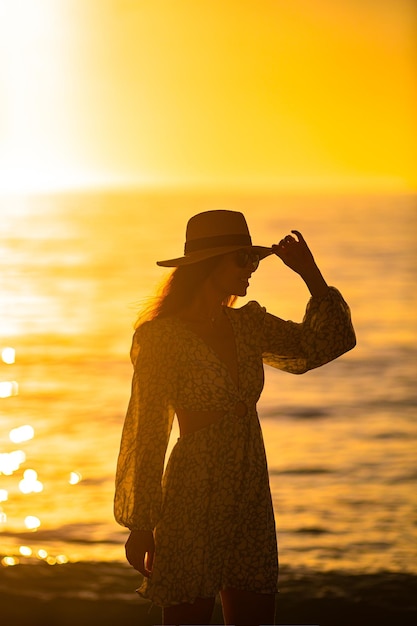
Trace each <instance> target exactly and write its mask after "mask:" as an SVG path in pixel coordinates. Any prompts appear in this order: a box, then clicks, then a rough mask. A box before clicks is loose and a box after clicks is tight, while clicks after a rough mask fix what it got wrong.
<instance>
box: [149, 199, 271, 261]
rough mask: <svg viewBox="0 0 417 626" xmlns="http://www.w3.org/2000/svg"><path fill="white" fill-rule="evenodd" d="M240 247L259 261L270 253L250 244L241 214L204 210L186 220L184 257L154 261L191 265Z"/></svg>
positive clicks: (250, 240) (263, 248) (266, 249)
mask: <svg viewBox="0 0 417 626" xmlns="http://www.w3.org/2000/svg"><path fill="white" fill-rule="evenodd" d="M242 248H252V250H253V251H254V252H256V253H258V254H259V256H260V258H261V259H263V258H265V257H266V256H268V255H269V254H272V250H271V248H266V247H265V246H253V245H252V239H251V236H250V233H249V229H248V225H247V224H246V220H245V217H244V215H243V213H239V212H238V211H225V210H217V211H204V213H198V214H197V215H194V216H193V217H192V218H190V220H189V221H188V224H187V230H186V233H185V247H184V256H181V257H178V258H177V259H168V260H167V261H157V265H161V266H162V267H179V266H180V265H190V264H191V263H197V262H198V261H204V260H205V259H209V258H211V257H214V256H220V255H222V254H227V253H228V252H234V251H235V250H241V249H242Z"/></svg>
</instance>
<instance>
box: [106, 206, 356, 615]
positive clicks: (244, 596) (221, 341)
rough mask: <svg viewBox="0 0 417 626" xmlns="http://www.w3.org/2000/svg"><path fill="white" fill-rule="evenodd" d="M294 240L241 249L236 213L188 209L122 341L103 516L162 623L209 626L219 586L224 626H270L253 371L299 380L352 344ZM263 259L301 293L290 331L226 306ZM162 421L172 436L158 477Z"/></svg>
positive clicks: (266, 505) (268, 505)
mask: <svg viewBox="0 0 417 626" xmlns="http://www.w3.org/2000/svg"><path fill="white" fill-rule="evenodd" d="M292 232H293V233H294V234H295V235H296V237H293V236H291V235H288V236H286V237H285V238H284V239H283V240H281V241H280V243H279V244H276V245H273V246H272V248H265V247H262V246H253V245H252V241H251V237H250V234H249V230H248V227H247V225H246V221H245V218H244V216H243V215H242V214H241V213H238V212H234V211H207V212H204V213H200V214H198V215H195V216H194V217H192V218H191V219H190V220H189V222H188V225H187V231H186V244H185V252H184V255H183V256H182V257H179V258H177V259H170V260H168V261H160V262H158V265H161V266H165V267H175V268H176V269H175V270H174V271H173V273H172V274H171V276H170V278H169V280H168V282H167V284H166V286H165V289H164V290H163V292H162V295H161V296H160V298H159V300H157V302H156V304H155V306H154V307H153V310H152V311H151V313H150V315H149V316H148V321H145V322H143V321H142V323H139V325H138V327H137V329H136V332H135V335H134V339H133V345H132V351H131V357H132V361H133V364H134V368H135V370H134V376H133V383H132V395H131V400H130V403H129V408H128V412H127V416H126V420H125V425H124V429H123V435H122V443H121V448H120V455H119V461H118V468H117V476H116V496H115V517H116V520H117V521H118V522H119V523H120V524H122V525H124V526H126V527H127V528H129V529H130V530H131V533H130V536H129V539H128V541H127V543H126V556H127V559H128V561H129V563H130V564H131V565H133V567H134V568H136V569H137V570H138V571H139V572H140V573H141V574H143V576H144V581H143V584H142V586H141V587H140V589H139V590H138V591H139V593H140V594H141V595H143V596H144V597H146V598H149V599H150V600H152V601H153V602H154V603H155V604H158V605H160V606H162V607H163V614H164V624H209V623H210V619H211V614H212V610H213V606H214V598H215V596H216V594H217V593H218V592H219V593H220V595H221V600H222V605H223V614H224V619H225V623H226V624H235V625H236V626H245V625H250V626H254V625H256V624H273V623H274V607H275V594H276V591H277V577H278V558H277V545H276V532H275V523H274V513H273V508H272V502H271V495H270V489H269V480H268V470H267V463H266V458H265V451H264V446H263V440H262V434H261V429H260V425H259V421H258V417H257V412H256V402H257V400H258V398H259V396H260V393H261V390H262V387H263V363H267V364H268V365H272V366H273V367H276V368H279V369H282V370H285V371H287V372H291V373H294V374H301V373H303V372H306V371H308V370H310V369H312V368H315V367H319V366H321V365H323V364H324V363H327V362H328V361H331V360H332V359H335V358H336V357H338V356H340V355H341V354H343V353H344V352H346V351H348V350H350V349H351V348H353V347H354V345H355V334H354V331H353V328H352V324H351V320H350V313H349V308H348V306H347V304H346V303H345V302H344V300H343V298H342V296H341V295H340V293H339V292H338V291H337V290H336V289H334V288H332V287H328V285H327V284H326V282H325V280H324V278H323V277H322V275H321V273H320V271H319V269H318V268H317V265H316V264H315V262H314V258H313V256H312V254H311V252H310V250H309V248H308V247H307V244H306V242H305V241H304V239H303V237H302V235H301V234H300V233H299V232H298V231H292ZM269 254H275V255H277V256H278V257H280V258H281V259H282V261H283V262H284V263H285V264H286V265H288V266H289V267H290V268H291V269H293V270H294V271H295V272H297V273H298V274H300V275H301V277H302V278H303V280H304V281H305V283H306V284H307V287H308V289H309V290H310V292H311V296H312V298H311V300H310V302H309V304H308V306H307V311H306V315H305V317H304V320H303V322H302V323H301V324H296V323H294V322H286V321H283V320H281V319H280V318H277V317H275V316H273V315H270V314H269V313H267V312H266V311H265V309H264V308H262V307H261V306H260V305H259V304H258V303H257V302H253V301H252V302H249V303H248V304H246V305H245V306H243V307H242V308H240V309H233V308H231V304H233V302H234V301H235V300H236V297H237V296H245V295H246V291H247V289H248V286H249V279H250V276H251V274H252V273H253V272H254V271H255V270H256V269H257V267H258V264H259V261H260V260H261V259H263V258H264V257H266V256H268V255H269ZM149 318H150V319H149ZM174 414H176V415H177V419H178V422H179V428H180V438H179V439H178V441H177V443H176V445H175V447H174V449H173V451H172V453H171V455H170V458H169V461H168V464H167V466H166V470H165V472H163V467H164V458H165V452H166V448H167V443H168V439H169V434H170V431H171V426H172V421H173V417H174Z"/></svg>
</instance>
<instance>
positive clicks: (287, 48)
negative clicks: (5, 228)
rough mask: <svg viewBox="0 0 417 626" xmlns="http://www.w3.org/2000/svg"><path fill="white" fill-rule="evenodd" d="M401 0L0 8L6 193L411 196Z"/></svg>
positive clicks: (407, 30) (58, 1) (404, 4)
mask: <svg viewBox="0 0 417 626" xmlns="http://www.w3.org/2000/svg"><path fill="white" fill-rule="evenodd" d="M415 12H416V8H415V4H414V3H413V1H412V0H381V1H380V2H373V1H371V0H362V1H360V0H352V1H347V0H315V1H314V2H311V1H310V0H294V1H293V2H285V1H283V0H277V1H272V0H259V1H258V2H249V1H247V0H243V1H242V0H239V1H238V0H230V1H228V2H222V1H221V0H212V1H210V2H208V1H207V2H195V1H193V0H178V2H170V1H167V0H144V1H139V0H37V1H36V2H33V1H32V0H2V2H1V4H0V42H1V43H0V47H1V49H0V52H1V55H0V72H1V74H2V84H3V89H2V98H1V105H0V106H1V109H2V125H1V127H0V167H1V181H0V190H2V191H8V190H9V191H10V190H11V191H16V190H17V191H26V190H33V189H46V190H53V189H60V188H74V187H79V188H85V187H108V186H123V185H130V186H141V185H170V184H173V185H185V186H190V185H191V186H196V185H197V186H198V185H200V184H201V185H218V186H222V185H226V186H235V187H243V188H245V187H259V186H261V187H264V188H278V189H279V188H291V189H294V188H295V189H311V190H315V189H331V190H353V191H399V192H402V191H413V190H415V189H416V187H417V173H416V168H415V162H416V157H417V154H416V138H417V132H416V120H415V107H416V89H417V88H416V81H415V58H414V56H415V55H414V34H415V26H416V24H415Z"/></svg>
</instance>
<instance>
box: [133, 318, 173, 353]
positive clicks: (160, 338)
mask: <svg viewBox="0 0 417 626" xmlns="http://www.w3.org/2000/svg"><path fill="white" fill-rule="evenodd" d="M175 337H176V333H175V320H174V319H173V318H169V317H158V318H155V319H152V320H148V321H146V322H143V323H142V324H140V326H138V327H137V328H136V330H135V332H134V334H133V340H132V348H131V351H130V354H131V359H132V361H133V362H135V361H136V357H137V355H138V352H139V350H145V351H152V353H153V355H154V356H156V355H157V353H164V354H166V353H168V352H169V348H170V346H172V345H173V343H175Z"/></svg>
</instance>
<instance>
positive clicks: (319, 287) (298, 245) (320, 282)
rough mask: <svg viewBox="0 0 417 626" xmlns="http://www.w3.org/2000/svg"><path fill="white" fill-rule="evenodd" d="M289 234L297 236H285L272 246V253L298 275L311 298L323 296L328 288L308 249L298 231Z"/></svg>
mask: <svg viewBox="0 0 417 626" xmlns="http://www.w3.org/2000/svg"><path fill="white" fill-rule="evenodd" d="M291 232H292V233H294V234H295V235H297V239H295V237H293V236H292V235H287V236H286V237H284V239H281V241H280V242H279V243H278V244H275V245H273V246H272V251H273V253H274V254H276V255H277V256H279V258H280V259H281V260H282V261H283V262H284V263H285V265H288V267H289V268H291V269H292V270H294V272H297V274H300V276H301V278H302V279H303V280H304V282H305V283H306V285H307V287H308V288H309V290H310V293H311V295H312V296H315V297H321V296H325V295H326V294H327V292H328V290H329V287H328V285H327V283H326V281H325V280H324V278H323V276H322V275H321V272H320V270H319V268H318V267H317V265H316V262H315V260H314V257H313V255H312V254H311V251H310V248H309V247H308V245H307V244H306V242H305V240H304V237H303V236H302V234H301V233H300V232H299V231H298V230H292V231H291Z"/></svg>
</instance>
